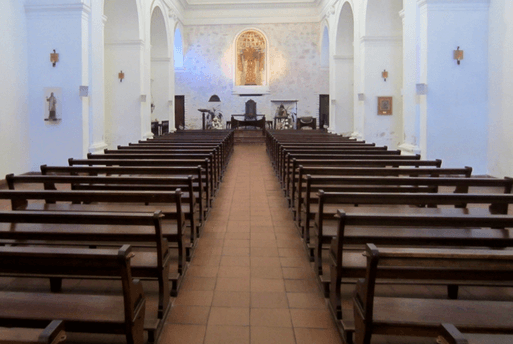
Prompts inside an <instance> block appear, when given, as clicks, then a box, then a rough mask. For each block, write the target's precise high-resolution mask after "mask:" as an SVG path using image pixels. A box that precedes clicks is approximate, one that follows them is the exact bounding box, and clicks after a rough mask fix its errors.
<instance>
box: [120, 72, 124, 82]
mask: <svg viewBox="0 0 513 344" xmlns="http://www.w3.org/2000/svg"><path fill="white" fill-rule="evenodd" d="M118 78H119V82H123V79H124V78H125V73H123V71H120V72H119V74H118Z"/></svg>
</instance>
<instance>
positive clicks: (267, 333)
mask: <svg viewBox="0 0 513 344" xmlns="http://www.w3.org/2000/svg"><path fill="white" fill-rule="evenodd" d="M295 343H296V340H295V338H294V331H293V330H292V328H287V327H259V326H251V344H295ZM326 343H328V342H326Z"/></svg>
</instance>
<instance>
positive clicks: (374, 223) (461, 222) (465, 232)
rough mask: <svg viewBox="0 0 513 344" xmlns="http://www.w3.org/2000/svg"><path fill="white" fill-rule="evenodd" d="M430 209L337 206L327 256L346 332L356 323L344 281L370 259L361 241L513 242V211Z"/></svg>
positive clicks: (336, 310)
mask: <svg viewBox="0 0 513 344" xmlns="http://www.w3.org/2000/svg"><path fill="white" fill-rule="evenodd" d="M425 210H426V211H424V212H421V213H418V212H415V211H411V212H406V211H405V212H400V211H395V212H390V211H383V212H375V213H365V214H362V213H357V212H354V213H353V212H347V211H345V210H339V211H338V215H337V217H338V218H339V223H338V228H337V233H336V236H334V239H333V240H332V241H331V246H330V251H329V258H328V262H329V265H330V268H329V269H328V270H329V273H330V278H329V282H328V283H329V284H330V285H329V306H330V309H331V310H332V312H333V314H334V316H335V318H336V319H342V320H343V321H342V325H343V328H344V329H345V331H346V332H347V331H349V332H351V331H352V329H354V324H353V322H352V319H353V318H352V313H351V312H349V313H350V314H348V312H344V315H343V314H342V313H343V312H342V308H341V285H342V283H347V282H348V281H351V279H354V278H361V277H363V276H364V275H365V266H366V265H365V259H364V258H363V257H362V255H361V249H358V247H361V246H362V245H365V244H366V243H369V242H372V243H375V244H377V245H395V246H405V247H412V246H431V247H433V246H434V247H438V246H452V247H482V246H485V247H493V248H505V247H511V246H512V244H513V238H512V237H511V235H510V232H509V230H505V229H502V228H504V227H509V226H511V225H512V224H513V217H511V216H507V215H490V214H487V212H486V210H485V209H466V210H465V209H425ZM325 277H327V276H325ZM426 283H427V282H426ZM441 284H443V283H441ZM467 284H468V283H467ZM326 286H327V285H326V284H325V285H324V287H325V291H326V289H327V288H326ZM448 293H449V295H448V296H449V297H450V298H451V299H455V298H457V294H458V287H457V285H456V284H448Z"/></svg>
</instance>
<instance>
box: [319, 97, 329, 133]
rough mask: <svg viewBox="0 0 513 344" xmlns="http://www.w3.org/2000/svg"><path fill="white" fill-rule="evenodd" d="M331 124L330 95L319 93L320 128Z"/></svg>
mask: <svg viewBox="0 0 513 344" xmlns="http://www.w3.org/2000/svg"><path fill="white" fill-rule="evenodd" d="M325 125H326V126H328V127H329V125H330V95H329V94H319V128H320V129H324V126H325Z"/></svg>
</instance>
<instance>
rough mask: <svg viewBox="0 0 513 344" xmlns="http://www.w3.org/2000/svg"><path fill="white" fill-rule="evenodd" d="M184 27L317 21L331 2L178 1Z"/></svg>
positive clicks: (277, 0)
mask: <svg viewBox="0 0 513 344" xmlns="http://www.w3.org/2000/svg"><path fill="white" fill-rule="evenodd" d="M178 1H179V3H180V4H181V6H182V9H183V12H182V14H183V17H182V18H181V19H182V20H183V23H184V24H192V25H216V24H261V23H297V22H318V21H320V15H321V12H322V9H323V8H324V7H325V6H326V4H327V3H329V2H330V1H332V0H178Z"/></svg>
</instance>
